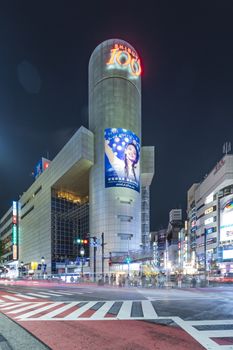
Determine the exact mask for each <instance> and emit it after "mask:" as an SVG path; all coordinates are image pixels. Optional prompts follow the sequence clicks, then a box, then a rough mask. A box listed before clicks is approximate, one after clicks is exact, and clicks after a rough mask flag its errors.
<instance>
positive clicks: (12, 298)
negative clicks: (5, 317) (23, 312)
mask: <svg viewBox="0 0 233 350" xmlns="http://www.w3.org/2000/svg"><path fill="white" fill-rule="evenodd" d="M2 297H3V298H6V299H9V300H12V301H21V299H19V298H15V297H12V296H11V295H2Z"/></svg>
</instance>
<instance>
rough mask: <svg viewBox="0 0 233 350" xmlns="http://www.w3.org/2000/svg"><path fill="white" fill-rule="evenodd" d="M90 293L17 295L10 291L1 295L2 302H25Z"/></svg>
mask: <svg viewBox="0 0 233 350" xmlns="http://www.w3.org/2000/svg"><path fill="white" fill-rule="evenodd" d="M91 293H92V292H89V291H85V292H84V291H83V292H81V291H75V292H67V291H54V290H51V291H36V292H25V293H15V292H12V291H8V293H7V294H0V302H4V301H6V300H8V301H24V300H25V299H27V300H36V299H49V298H54V297H63V298H64V297H66V296H68V297H69V296H78V295H84V294H91Z"/></svg>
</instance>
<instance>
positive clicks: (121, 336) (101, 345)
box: [18, 320, 204, 350]
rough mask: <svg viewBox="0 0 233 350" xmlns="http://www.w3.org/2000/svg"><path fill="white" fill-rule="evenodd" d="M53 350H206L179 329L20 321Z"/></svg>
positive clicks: (137, 323) (129, 323)
mask: <svg viewBox="0 0 233 350" xmlns="http://www.w3.org/2000/svg"><path fill="white" fill-rule="evenodd" d="M18 323H20V324H21V326H22V327H24V328H26V329H27V330H28V331H29V332H31V333H32V334H34V335H35V336H36V337H38V338H39V339H41V341H43V342H44V343H45V344H47V345H48V346H49V347H50V348H51V349H53V350H64V349H66V350H90V349H91V350H99V349H101V350H109V349H111V350H119V349H122V350H131V349H134V350H170V349H172V350H187V349H190V350H204V348H203V347H202V346H201V345H199V344H198V343H197V342H196V341H195V340H194V339H193V338H192V337H191V336H190V335H189V334H188V333H186V332H185V331H184V330H182V329H181V328H178V327H174V326H163V325H158V324H153V323H147V322H140V321H107V320H106V321H65V322H64V321H56V322H51V321H43V322H42V321H34V322H20V321H19V322H18Z"/></svg>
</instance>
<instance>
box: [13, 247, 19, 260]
mask: <svg viewBox="0 0 233 350" xmlns="http://www.w3.org/2000/svg"><path fill="white" fill-rule="evenodd" d="M17 259H18V254H17V245H16V244H14V245H13V260H17Z"/></svg>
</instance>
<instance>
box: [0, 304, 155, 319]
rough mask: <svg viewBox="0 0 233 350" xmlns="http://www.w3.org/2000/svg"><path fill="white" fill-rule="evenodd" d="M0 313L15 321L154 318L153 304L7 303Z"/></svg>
mask: <svg viewBox="0 0 233 350" xmlns="http://www.w3.org/2000/svg"><path fill="white" fill-rule="evenodd" d="M0 311H1V312H3V313H5V314H7V315H9V316H10V317H13V318H15V319H16V320H18V321H42V320H43V321H61V320H63V321H78V320H79V321H80V320H133V319H135V320H144V319H157V318H158V315H157V312H156V310H155V308H154V307H153V304H152V303H151V302H150V301H148V300H142V301H130V300H126V301H83V302H80V301H75V302H51V301H43V302H31V301H27V302H13V301H12V302H6V303H1V304H0Z"/></svg>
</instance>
